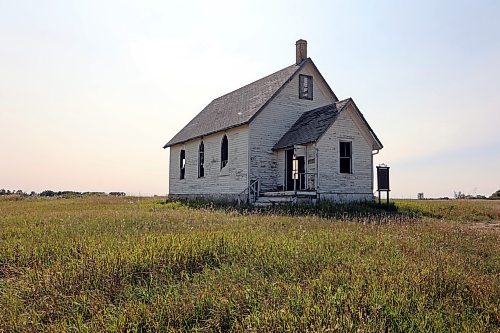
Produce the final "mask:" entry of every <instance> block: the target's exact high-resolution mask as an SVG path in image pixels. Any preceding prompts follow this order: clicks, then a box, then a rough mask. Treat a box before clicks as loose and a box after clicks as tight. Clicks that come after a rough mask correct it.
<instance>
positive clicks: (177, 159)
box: [164, 40, 382, 205]
mask: <svg viewBox="0 0 500 333" xmlns="http://www.w3.org/2000/svg"><path fill="white" fill-rule="evenodd" d="M164 148H170V173H169V184H170V185H169V186H170V188H169V196H170V197H173V198H184V199H186V198H187V199H196V198H209V199H223V200H231V201H233V200H234V201H236V200H238V201H240V202H241V201H243V202H249V203H251V204H254V203H255V204H263V205H264V204H270V203H275V202H303V201H306V202H307V201H309V202H316V201H318V200H334V201H361V200H373V183H374V179H373V178H374V176H373V155H374V154H376V153H378V151H379V150H380V149H382V143H381V142H380V140H379V139H378V138H377V136H376V135H375V133H374V132H373V130H372V129H371V127H370V125H368V122H367V121H366V119H365V117H364V116H363V114H362V113H361V112H360V110H359V109H358V107H357V106H356V104H355V103H354V101H353V100H352V99H351V98H348V99H344V100H341V101H339V99H338V98H337V96H336V95H335V93H334V92H333V90H332V89H331V88H330V86H329V85H328V83H327V82H326V81H325V79H324V78H323V76H322V75H321V73H320V72H319V70H318V69H317V68H316V66H315V65H314V62H313V61H312V60H311V58H308V57H307V42H306V41H305V40H298V41H297V42H296V62H295V63H294V64H293V65H291V66H288V67H286V68H283V69H281V70H279V71H277V72H275V73H273V74H271V75H268V76H266V77H264V78H262V79H260V80H257V81H255V82H253V83H250V84H248V85H246V86H244V87H241V88H239V89H237V90H234V91H232V92H230V93H228V94H226V95H223V96H221V97H218V98H216V99H214V100H213V101H212V102H211V103H210V104H208V106H206V107H205V108H204V109H203V110H202V111H201V112H200V113H199V114H198V115H197V116H196V117H194V119H192V120H191V121H190V122H189V123H188V124H187V125H186V126H185V127H184V128H183V129H182V130H181V131H180V132H179V133H177V134H176V135H175V136H174V137H173V138H172V139H171V140H170V141H169V142H168V143H167V144H166V145H165V146H164Z"/></svg>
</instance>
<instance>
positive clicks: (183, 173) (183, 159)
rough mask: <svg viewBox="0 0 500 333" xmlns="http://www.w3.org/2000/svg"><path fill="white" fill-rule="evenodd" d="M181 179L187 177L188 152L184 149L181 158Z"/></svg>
mask: <svg viewBox="0 0 500 333" xmlns="http://www.w3.org/2000/svg"><path fill="white" fill-rule="evenodd" d="M180 157H181V158H180V166H179V167H180V179H184V177H185V176H186V151H185V150H184V149H182V150H181V156H180Z"/></svg>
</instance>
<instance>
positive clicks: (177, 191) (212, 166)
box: [169, 125, 248, 195]
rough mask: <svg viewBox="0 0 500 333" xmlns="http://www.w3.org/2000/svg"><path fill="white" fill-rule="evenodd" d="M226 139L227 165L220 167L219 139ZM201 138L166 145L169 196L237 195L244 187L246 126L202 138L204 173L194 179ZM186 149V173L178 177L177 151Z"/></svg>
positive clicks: (245, 179)
mask: <svg viewBox="0 0 500 333" xmlns="http://www.w3.org/2000/svg"><path fill="white" fill-rule="evenodd" d="M224 134H226V135H227V138H228V148H229V156H228V164H227V166H226V167H224V169H222V170H221V169H220V157H221V142H222V137H223V136H224ZM201 141H202V139H200V138H197V139H193V140H189V141H188V142H185V143H183V144H178V145H174V146H172V147H170V176H169V181H170V188H169V193H170V194H173V195H210V194H216V195H226V194H233V195H234V194H239V193H240V192H241V191H243V190H244V189H245V188H246V187H247V186H248V183H247V182H248V181H247V174H248V126H246V125H245V126H240V127H236V128H233V129H229V130H227V131H223V132H219V133H215V134H212V135H208V136H205V137H203V143H204V145H205V176H204V177H203V178H198V147H199V145H200V142H201ZM181 149H185V151H186V174H185V178H184V179H180V168H179V166H180V162H179V161H180V151H181Z"/></svg>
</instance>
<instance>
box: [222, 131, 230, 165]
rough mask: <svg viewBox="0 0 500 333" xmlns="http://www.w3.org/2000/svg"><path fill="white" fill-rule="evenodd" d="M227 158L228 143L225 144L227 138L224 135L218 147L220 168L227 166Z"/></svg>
mask: <svg viewBox="0 0 500 333" xmlns="http://www.w3.org/2000/svg"><path fill="white" fill-rule="evenodd" d="M228 156H229V150H228V143H227V136H226V135H225V134H224V137H223V138H222V143H221V147H220V168H221V170H222V168H224V167H225V166H226V165H227V160H228Z"/></svg>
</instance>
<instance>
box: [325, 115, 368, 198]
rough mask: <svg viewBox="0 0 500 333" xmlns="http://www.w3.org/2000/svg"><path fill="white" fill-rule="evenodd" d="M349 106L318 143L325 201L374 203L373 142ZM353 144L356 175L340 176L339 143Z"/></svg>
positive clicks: (353, 169) (354, 171)
mask: <svg viewBox="0 0 500 333" xmlns="http://www.w3.org/2000/svg"><path fill="white" fill-rule="evenodd" d="M359 124H360V122H359V119H358V117H357V115H356V114H355V111H354V110H353V109H352V106H349V107H348V109H347V110H346V111H344V112H342V113H341V114H340V115H339V117H338V118H337V119H336V120H335V122H334V123H333V125H332V126H331V127H330V128H329V129H328V130H327V131H326V132H325V133H324V134H323V136H322V137H321V138H320V140H319V141H318V142H317V145H316V147H317V148H318V154H319V157H318V166H319V188H318V193H319V194H320V198H321V199H331V200H336V201H352V200H371V199H372V197H373V185H372V175H373V162H372V143H371V142H370V141H369V140H368V138H367V134H366V130H365V129H364V128H363V127H362V126H360V125H359ZM343 140H345V141H351V142H352V174H345V173H340V162H339V141H343Z"/></svg>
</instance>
